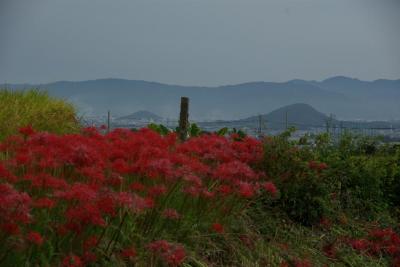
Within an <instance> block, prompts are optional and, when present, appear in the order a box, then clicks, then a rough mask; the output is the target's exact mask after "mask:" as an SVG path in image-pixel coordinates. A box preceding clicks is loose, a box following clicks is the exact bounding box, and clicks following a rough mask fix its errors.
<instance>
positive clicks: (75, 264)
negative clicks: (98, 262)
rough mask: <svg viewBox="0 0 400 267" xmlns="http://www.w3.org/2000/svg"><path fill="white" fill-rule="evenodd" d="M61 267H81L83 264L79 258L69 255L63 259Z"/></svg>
mask: <svg viewBox="0 0 400 267" xmlns="http://www.w3.org/2000/svg"><path fill="white" fill-rule="evenodd" d="M61 266H62V267H83V266H84V263H83V261H82V260H81V258H80V257H78V256H76V255H74V254H71V255H68V256H66V257H65V258H64V260H63V261H62V264H61Z"/></svg>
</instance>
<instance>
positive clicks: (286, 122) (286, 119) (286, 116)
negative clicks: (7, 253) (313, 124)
mask: <svg viewBox="0 0 400 267" xmlns="http://www.w3.org/2000/svg"><path fill="white" fill-rule="evenodd" d="M285 126H286V130H287V129H288V111H287V110H286V112H285Z"/></svg>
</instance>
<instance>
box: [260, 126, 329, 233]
mask: <svg viewBox="0 0 400 267" xmlns="http://www.w3.org/2000/svg"><path fill="white" fill-rule="evenodd" d="M290 134H291V130H289V131H287V132H284V133H283V134H281V135H279V136H274V137H268V138H266V139H265V142H264V166H263V168H264V170H265V171H266V173H267V174H268V176H270V177H271V178H272V179H273V180H274V182H275V184H276V185H277V186H278V188H279V190H280V193H281V194H280V199H279V202H278V203H279V204H278V205H280V206H281V207H282V209H283V210H284V211H286V213H287V214H288V216H289V217H290V218H292V219H293V220H295V221H297V222H300V223H302V224H304V225H311V224H315V223H317V222H319V221H320V220H321V219H322V217H324V216H325V215H326V214H327V213H328V211H329V207H328V203H329V186H330V184H329V182H327V181H326V180H325V177H324V175H323V174H324V170H323V169H324V168H325V167H324V164H323V163H321V162H318V161H315V157H316V155H315V153H314V152H313V151H312V150H311V149H310V148H309V147H301V146H298V145H296V142H294V141H290V140H289V137H290ZM302 142H304V140H302ZM313 164H314V165H315V166H314V165H313ZM319 166H322V167H323V168H321V169H320V168H319Z"/></svg>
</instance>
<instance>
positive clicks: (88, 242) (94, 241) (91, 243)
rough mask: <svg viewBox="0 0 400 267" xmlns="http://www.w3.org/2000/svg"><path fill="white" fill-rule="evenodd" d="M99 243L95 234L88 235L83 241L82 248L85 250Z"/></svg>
mask: <svg viewBox="0 0 400 267" xmlns="http://www.w3.org/2000/svg"><path fill="white" fill-rule="evenodd" d="M98 243H99V238H98V237H97V236H95V235H92V236H89V237H88V238H87V239H86V240H85V241H84V242H83V248H84V249H85V250H91V249H93V248H94V247H96V246H97V244H98Z"/></svg>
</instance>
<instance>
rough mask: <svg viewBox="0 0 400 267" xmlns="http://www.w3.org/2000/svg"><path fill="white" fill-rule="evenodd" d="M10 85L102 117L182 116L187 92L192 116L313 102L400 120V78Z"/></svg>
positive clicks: (345, 113) (243, 113)
mask: <svg viewBox="0 0 400 267" xmlns="http://www.w3.org/2000/svg"><path fill="white" fill-rule="evenodd" d="M0 86H1V85H0ZM2 87H4V85H3V86H2ZM7 87H8V88H12V89H16V90H22V89H27V88H32V87H38V88H39V89H42V90H47V91H48V92H49V94H50V95H53V96H56V97H61V98H64V99H67V100H69V101H71V102H72V103H74V104H75V105H76V106H77V107H78V109H79V112H80V114H82V115H101V114H106V112H107V110H111V111H112V113H113V114H114V115H115V116H117V117H118V116H123V115H126V114H129V113H131V112H132V109H134V110H152V111H154V112H155V113H156V114H160V115H162V117H164V118H177V116H178V112H179V101H180V97H181V96H187V97H189V98H190V115H191V117H192V118H195V119H203V120H204V119H206V120H217V119H222V120H224V119H230V120H231V119H238V118H245V117H248V116H251V115H252V114H259V113H268V112H270V111H272V110H274V109H276V108H279V107H282V106H285V105H290V104H293V103H306V104H309V105H311V106H313V107H314V108H316V109H317V110H320V111H321V112H323V113H326V114H331V113H333V114H335V115H336V116H337V117H338V118H340V119H352V120H354V119H367V120H391V119H399V118H400V106H399V105H398V103H397V102H398V100H399V99H400V79H398V80H389V79H378V80H374V81H362V80H359V79H355V78H349V77H345V76H334V77H331V78H328V79H325V80H321V81H307V80H301V79H293V80H289V81H286V82H263V81H257V82H246V83H240V84H233V85H222V86H215V87H207V86H184V85H171V84H164V83H158V82H148V81H144V80H129V79H120V78H105V79H96V80H87V81H59V82H54V83H48V84H40V85H29V84H14V85H13V84H7Z"/></svg>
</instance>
